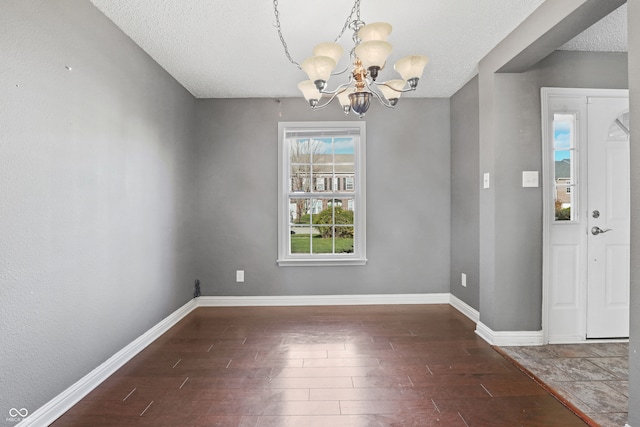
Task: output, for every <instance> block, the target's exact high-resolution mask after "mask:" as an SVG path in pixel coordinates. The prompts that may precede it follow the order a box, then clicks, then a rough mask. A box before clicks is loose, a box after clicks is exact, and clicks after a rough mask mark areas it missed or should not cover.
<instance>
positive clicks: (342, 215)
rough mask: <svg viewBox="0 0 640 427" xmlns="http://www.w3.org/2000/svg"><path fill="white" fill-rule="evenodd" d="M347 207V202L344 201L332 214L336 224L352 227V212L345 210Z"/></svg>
mask: <svg viewBox="0 0 640 427" xmlns="http://www.w3.org/2000/svg"><path fill="white" fill-rule="evenodd" d="M348 205H349V203H348V201H347V200H344V201H343V204H342V207H336V209H335V213H334V215H335V223H336V224H348V225H353V211H352V210H349V209H346V207H347V206H348Z"/></svg>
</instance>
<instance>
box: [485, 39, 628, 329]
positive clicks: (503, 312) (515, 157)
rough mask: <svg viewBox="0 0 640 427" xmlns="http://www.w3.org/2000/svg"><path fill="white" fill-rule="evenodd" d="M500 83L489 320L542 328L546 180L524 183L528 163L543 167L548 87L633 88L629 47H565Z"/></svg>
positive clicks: (497, 324) (538, 168) (500, 77)
mask: <svg viewBox="0 0 640 427" xmlns="http://www.w3.org/2000/svg"><path fill="white" fill-rule="evenodd" d="M494 84H495V87H494V90H495V92H494V96H495V99H494V112H495V117H496V118H497V120H498V122H497V125H496V129H497V131H496V133H495V139H494V143H495V146H494V150H495V159H496V163H495V166H494V167H495V173H494V174H493V177H492V178H493V180H492V181H493V182H492V186H493V189H494V191H495V212H496V218H495V221H496V229H495V233H494V239H495V254H496V269H495V286H496V288H495V289H494V292H493V293H492V294H491V295H488V297H489V298H493V303H494V307H496V309H495V310H494V312H493V315H494V316H493V319H492V322H491V324H488V326H490V327H491V328H492V329H493V330H499V331H505V330H509V331H519V330H526V331H536V330H540V329H541V327H542V319H541V316H542V311H541V307H542V187H539V188H523V187H522V171H541V170H542V147H541V143H540V141H541V118H540V108H541V107H540V88H541V87H543V86H550V87H585V88H626V87H627V55H626V54H624V53H587V52H564V51H557V52H554V53H553V54H551V55H550V56H548V57H547V58H545V59H544V60H542V61H541V62H540V63H538V64H536V65H535V66H534V67H533V68H532V69H531V70H529V71H526V72H523V73H505V74H496V75H495V80H494ZM481 191H483V190H481ZM498 307H499V308H498ZM482 314H484V312H483V313H481V315H482Z"/></svg>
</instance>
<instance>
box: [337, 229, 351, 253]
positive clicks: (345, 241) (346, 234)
mask: <svg viewBox="0 0 640 427" xmlns="http://www.w3.org/2000/svg"><path fill="white" fill-rule="evenodd" d="M335 233H336V245H335V247H336V253H352V252H353V236H354V229H353V227H336V228H335Z"/></svg>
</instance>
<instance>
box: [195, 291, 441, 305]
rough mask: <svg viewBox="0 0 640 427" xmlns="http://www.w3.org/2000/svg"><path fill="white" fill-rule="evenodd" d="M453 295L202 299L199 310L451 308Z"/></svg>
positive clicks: (199, 302) (213, 297)
mask: <svg viewBox="0 0 640 427" xmlns="http://www.w3.org/2000/svg"><path fill="white" fill-rule="evenodd" d="M449 300H450V298H449V294H448V293H447V294H388V295H387V294H380V295H283V296H207V297H198V307H269V306H274V307H276V306H313V305H384V304H449Z"/></svg>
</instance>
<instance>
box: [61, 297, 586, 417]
mask: <svg viewBox="0 0 640 427" xmlns="http://www.w3.org/2000/svg"><path fill="white" fill-rule="evenodd" d="M474 330H475V324H474V323H473V322H471V321H470V320H469V319H467V318H466V317H465V316H463V315H462V314H460V313H459V312H458V311H457V310H455V309H454V308H452V307H450V306H449V305H386V306H351V307H347V306H342V307H336V306H331V307H218V308H213V307H211V308H209V307H208V308H204V307H203V308H198V309H197V310H194V311H193V312H191V313H190V314H189V315H188V316H186V317H185V318H184V319H182V320H181V321H180V322H179V323H178V324H177V325H175V326H174V327H173V328H171V329H170V330H169V331H167V332H166V333H165V334H164V335H163V336H161V337H160V338H158V339H157V340H156V341H155V342H153V343H152V344H151V345H149V346H148V347H147V348H145V349H144V350H143V351H141V352H140V353H139V354H138V355H137V356H136V357H135V358H133V359H132V360H131V361H129V362H128V363H127V364H126V365H125V366H123V367H122V368H121V369H119V370H118V371H117V372H116V373H114V374H113V375H112V376H111V377H109V378H108V379H106V380H105V381H104V382H103V383H102V384H101V385H100V386H98V387H97V388H96V389H95V390H93V391H92V392H91V393H90V394H88V395H87V396H86V397H85V398H84V399H82V400H81V401H80V402H78V403H77V404H76V405H75V406H73V407H72V408H71V409H70V410H69V411H67V412H66V413H65V414H63V415H62V416H61V417H60V418H59V419H58V420H57V421H55V422H54V423H53V426H54V427H68V426H91V427H114V426H127V427H128V426H153V427H163V426H171V427H174V426H192V427H198V426H250V427H264V426H278V427H285V426H301V427H314V426H318V427H327V426H330V427H341V426H357V427H360V426H362V427H365V426H366V427H369V426H386V427H392V426H398V427H410V426H443V427H476V426H479V427H483V426H505V427H517V426H545V427H551V426H562V427H573V426H583V427H584V426H585V425H586V423H585V422H584V421H583V420H581V419H580V418H579V417H578V416H576V415H575V414H574V413H573V412H571V411H570V410H569V409H567V408H566V407H565V406H564V405H562V404H561V403H560V402H559V401H558V400H557V399H556V398H554V397H553V396H552V395H551V394H549V393H548V392H547V391H546V390H545V389H544V388H542V387H541V386H540V385H539V384H537V383H536V382H535V381H533V380H532V379H531V378H529V377H528V376H527V375H526V374H524V373H523V372H522V371H521V370H520V369H518V368H517V367H516V366H515V365H514V364H513V363H511V362H510V361H508V360H507V359H505V358H504V357H503V356H502V355H500V354H499V353H498V352H497V351H496V350H494V349H493V348H492V347H491V346H489V345H488V344H487V343H486V342H485V341H483V340H482V339H481V338H480V337H478V336H477V335H476V334H475V332H474Z"/></svg>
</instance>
